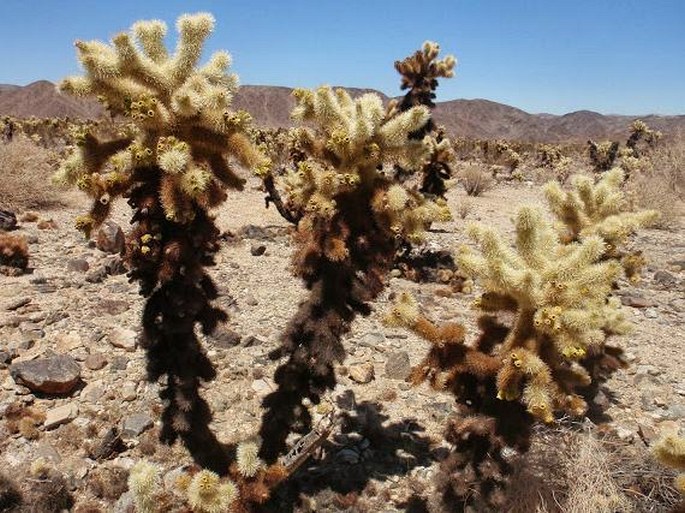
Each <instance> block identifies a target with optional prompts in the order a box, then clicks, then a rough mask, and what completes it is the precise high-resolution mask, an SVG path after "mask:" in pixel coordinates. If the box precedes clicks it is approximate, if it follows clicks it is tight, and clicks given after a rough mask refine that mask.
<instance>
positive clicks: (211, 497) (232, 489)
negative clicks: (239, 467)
mask: <svg viewBox="0 0 685 513" xmlns="http://www.w3.org/2000/svg"><path fill="white" fill-rule="evenodd" d="M186 494H187V498H188V504H189V505H190V507H191V508H193V511H196V512H198V513H225V512H226V511H230V510H231V508H232V506H233V504H234V503H235V502H237V500H238V498H239V492H238V487H237V486H236V485H235V483H234V482H233V481H231V480H230V479H224V480H222V479H221V478H220V477H219V476H218V474H215V473H214V472H211V471H209V470H201V471H200V472H198V473H197V474H195V476H194V477H193V478H192V480H191V481H190V483H189V484H188V488H187V491H186Z"/></svg>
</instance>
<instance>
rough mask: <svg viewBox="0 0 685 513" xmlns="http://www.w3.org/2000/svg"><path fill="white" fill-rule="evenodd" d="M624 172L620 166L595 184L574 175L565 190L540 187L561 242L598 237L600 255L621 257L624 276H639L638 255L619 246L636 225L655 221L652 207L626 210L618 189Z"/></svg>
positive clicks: (637, 277)
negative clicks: (633, 210)
mask: <svg viewBox="0 0 685 513" xmlns="http://www.w3.org/2000/svg"><path fill="white" fill-rule="evenodd" d="M624 177H625V175H624V173H623V171H622V170H621V169H620V168H614V169H612V170H611V171H608V172H606V173H605V174H604V175H603V176H602V177H601V178H600V179H599V181H597V183H595V182H594V181H593V180H592V178H590V177H587V176H582V175H577V176H574V177H573V178H572V181H571V185H572V187H571V189H570V190H568V191H565V190H563V189H562V188H561V186H560V185H559V184H558V183H557V182H549V183H548V184H546V185H545V187H544V193H545V197H546V198H547V202H548V204H549V207H550V210H551V211H552V213H553V214H554V215H555V216H556V217H557V219H558V220H559V225H558V230H559V233H560V236H561V238H562V240H563V241H569V242H570V241H578V240H583V239H586V238H588V237H593V236H598V237H600V238H601V239H602V240H603V241H604V243H605V245H606V248H605V254H604V258H613V259H616V260H623V266H624V269H625V271H626V275H627V276H628V278H630V279H631V280H633V281H635V280H637V279H639V268H640V266H639V265H636V264H638V260H639V259H638V258H637V257H638V255H637V254H635V253H626V252H624V251H622V249H621V247H622V246H623V245H625V243H626V242H627V239H628V237H629V236H630V235H632V234H633V233H635V231H636V230H637V229H638V228H642V227H645V226H649V225H651V224H653V223H654V222H656V220H657V219H658V218H659V213H658V212H657V211H655V210H643V211H640V212H630V211H629V210H628V208H629V204H628V201H627V198H626V195H625V193H624V192H623V191H622V190H621V185H622V184H623V181H624Z"/></svg>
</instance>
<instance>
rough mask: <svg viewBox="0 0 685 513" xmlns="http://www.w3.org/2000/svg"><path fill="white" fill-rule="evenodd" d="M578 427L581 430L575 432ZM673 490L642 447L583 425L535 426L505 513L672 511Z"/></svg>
mask: <svg viewBox="0 0 685 513" xmlns="http://www.w3.org/2000/svg"><path fill="white" fill-rule="evenodd" d="M578 429H583V431H578ZM679 500H680V497H679V494H678V491H677V490H676V489H675V488H674V486H673V473H672V472H670V471H668V470H667V471H664V468H663V467H661V466H660V465H659V463H658V462H656V461H655V460H654V458H652V457H650V455H649V451H648V449H647V448H645V447H643V446H641V445H633V444H627V443H625V442H621V441H619V440H617V439H613V438H599V437H598V436H597V434H595V432H594V431H587V430H586V428H585V427H584V426H581V425H578V426H570V425H562V426H559V427H557V428H554V429H550V428H548V427H538V428H537V433H536V435H535V436H534V438H533V445H532V447H531V449H530V451H529V452H528V453H526V454H525V456H523V457H521V458H520V460H519V462H518V464H517V466H516V471H515V473H514V474H513V476H512V478H511V484H510V493H509V502H508V503H507V504H506V506H505V507H504V508H503V509H502V511H505V512H506V513H617V512H621V513H630V512H654V513H656V512H661V511H675V510H673V509H672V508H675V507H676V506H677V505H678V504H679Z"/></svg>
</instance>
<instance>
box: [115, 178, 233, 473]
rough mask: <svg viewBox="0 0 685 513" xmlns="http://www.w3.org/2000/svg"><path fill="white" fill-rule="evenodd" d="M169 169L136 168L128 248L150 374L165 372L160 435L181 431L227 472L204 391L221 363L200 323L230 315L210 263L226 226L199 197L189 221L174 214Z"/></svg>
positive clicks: (198, 455) (206, 325)
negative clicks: (167, 186)
mask: <svg viewBox="0 0 685 513" xmlns="http://www.w3.org/2000/svg"><path fill="white" fill-rule="evenodd" d="M162 174H163V172H162V170H161V169H159V168H157V167H147V168H137V169H136V170H135V171H134V174H133V177H132V178H133V182H134V184H133V186H132V188H131V191H130V194H129V200H128V203H129V205H130V206H131V207H132V208H133V209H134V215H133V218H132V221H131V222H132V223H134V228H133V229H132V230H131V232H130V233H129V234H128V235H127V240H126V249H125V259H126V261H127V263H128V265H129V267H130V268H131V271H130V272H129V281H137V282H139V283H140V292H141V294H142V295H143V296H145V297H146V298H147V302H146V304H145V308H144V311H143V336H142V345H143V347H144V348H145V349H146V351H147V373H148V379H149V380H150V381H156V380H158V379H159V378H160V377H162V376H165V377H166V383H165V385H164V387H163V388H162V390H161V392H160V397H161V398H162V399H163V400H164V401H165V408H164V412H163V414H162V431H161V434H160V438H161V439H162V441H164V442H167V443H173V442H174V441H175V440H176V439H178V438H181V440H182V441H183V442H184V444H185V445H186V446H187V448H188V449H189V451H190V452H191V454H192V455H193V457H194V458H195V459H196V461H197V462H198V463H199V464H201V465H202V466H205V467H208V468H212V469H214V470H215V471H217V472H221V473H223V472H225V471H226V470H227V468H226V467H227V464H228V462H227V460H226V458H224V457H223V452H222V450H221V445H220V444H219V442H218V440H217V439H216V438H215V437H214V435H213V434H212V433H211V431H210V430H209V427H208V425H209V422H210V421H211V413H210V408H209V405H208V404H207V403H206V402H205V400H204V399H202V397H201V396H200V394H199V387H200V384H201V381H210V380H212V379H214V377H215V376H216V371H215V369H214V367H213V366H212V364H211V362H210V361H209V359H208V358H207V356H206V355H205V354H204V352H203V351H202V348H201V345H200V342H199V341H198V339H197V336H196V335H195V331H194V329H195V325H196V324H199V325H200V326H201V328H202V332H203V333H204V334H210V333H212V332H213V331H214V329H215V328H216V326H217V323H219V322H221V321H224V320H226V319H227V315H226V313H225V312H223V311H222V310H220V309H219V308H216V307H214V306H212V304H211V301H212V300H213V299H215V298H216V297H217V289H216V287H215V285H214V283H213V282H212V279H211V278H210V277H209V275H208V274H207V273H206V271H205V267H206V266H211V265H213V264H214V258H213V257H214V254H215V253H216V252H217V250H218V243H217V240H218V236H219V230H218V229H217V227H216V226H215V224H214V220H213V219H212V218H211V217H209V216H208V215H207V213H206V211H205V210H204V209H203V208H201V207H200V206H198V205H196V204H195V205H193V208H192V211H193V213H194V217H193V220H192V221H190V222H189V223H187V224H179V223H176V222H174V221H170V220H168V218H167V216H166V215H165V213H164V209H163V207H162V202H161V198H160V182H161V178H162Z"/></svg>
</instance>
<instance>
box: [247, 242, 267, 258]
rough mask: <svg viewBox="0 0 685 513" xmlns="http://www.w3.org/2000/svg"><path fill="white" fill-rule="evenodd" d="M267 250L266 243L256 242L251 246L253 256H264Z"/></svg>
mask: <svg viewBox="0 0 685 513" xmlns="http://www.w3.org/2000/svg"><path fill="white" fill-rule="evenodd" d="M265 252H266V246H265V245H264V244H259V243H254V244H252V246H250V254H251V255H252V256H262V255H263V254H264V253H265Z"/></svg>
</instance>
